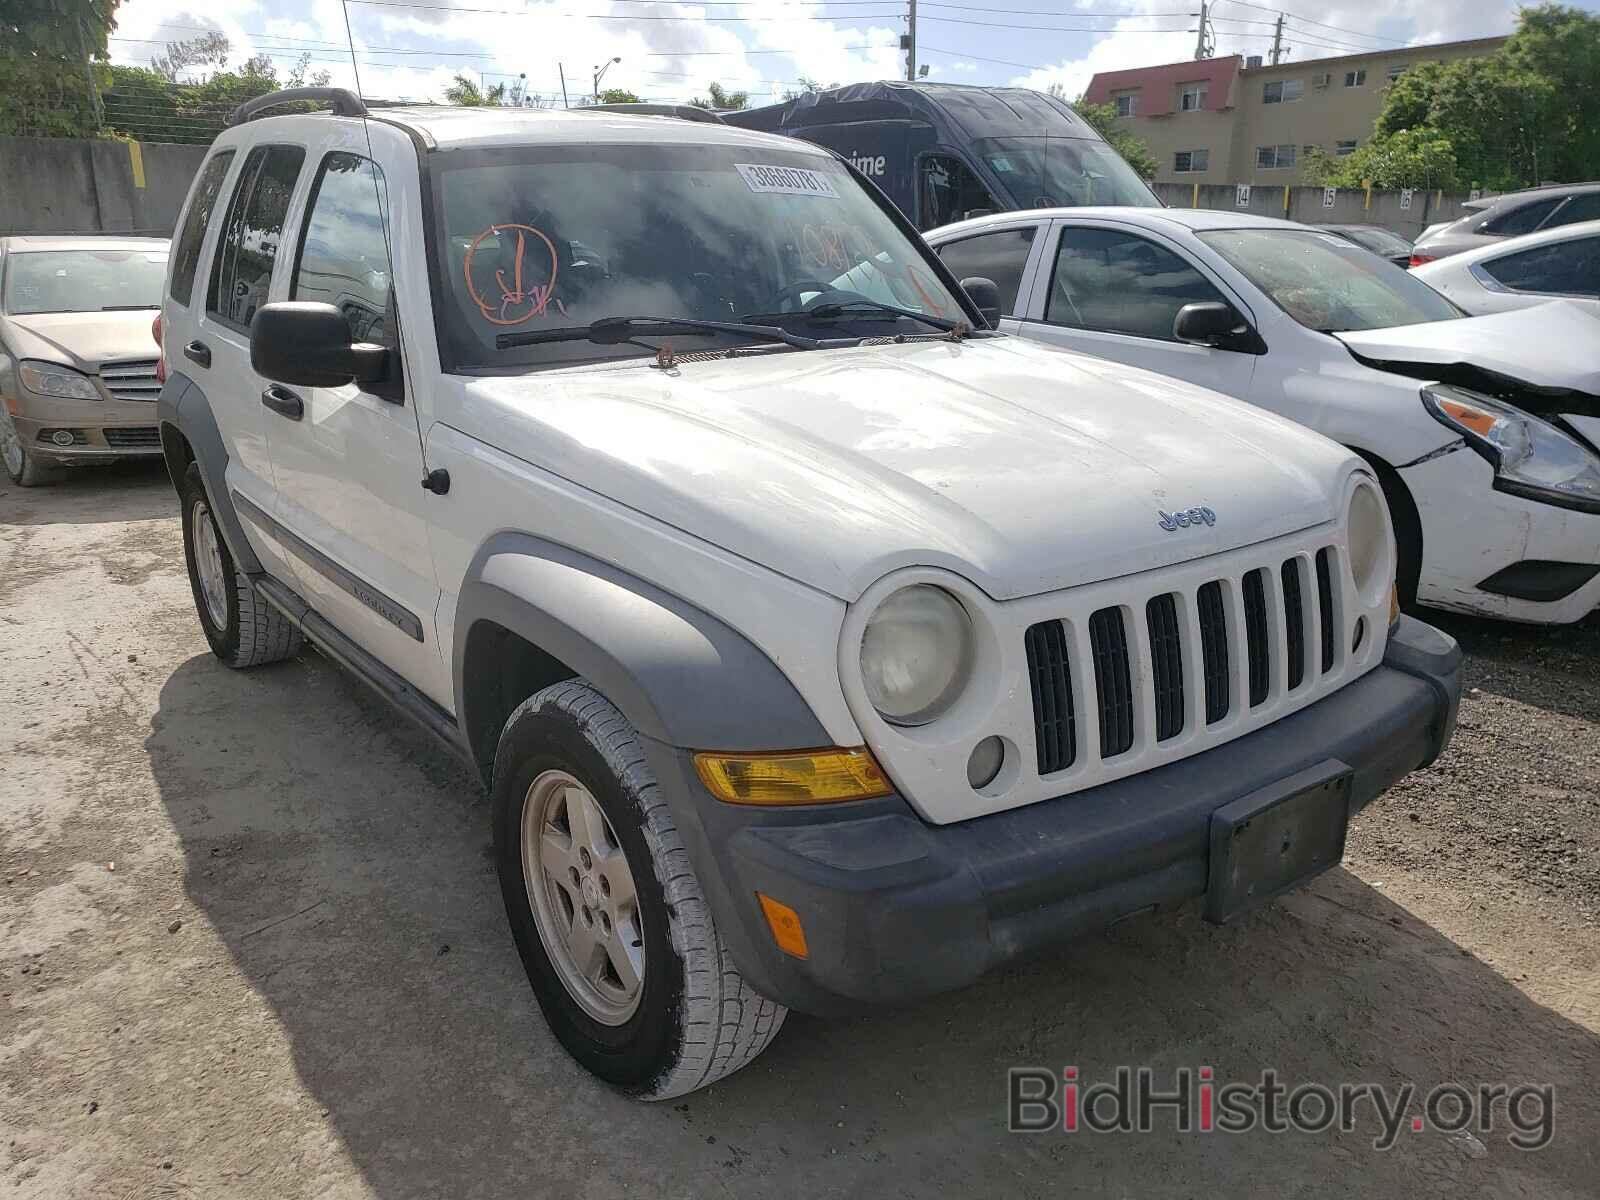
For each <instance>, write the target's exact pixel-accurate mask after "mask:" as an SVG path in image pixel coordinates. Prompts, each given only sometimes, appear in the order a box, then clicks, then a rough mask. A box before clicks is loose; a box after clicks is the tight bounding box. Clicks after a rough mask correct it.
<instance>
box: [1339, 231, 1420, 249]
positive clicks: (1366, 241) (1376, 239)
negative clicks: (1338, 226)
mask: <svg viewBox="0 0 1600 1200" xmlns="http://www.w3.org/2000/svg"><path fill="white" fill-rule="evenodd" d="M1345 233H1346V234H1347V235H1348V236H1349V237H1350V238H1351V239H1352V240H1353V241H1356V242H1359V243H1360V244H1361V245H1363V246H1365V247H1366V248H1367V249H1368V250H1373V251H1376V252H1377V253H1379V254H1391V255H1393V254H1408V253H1410V251H1411V243H1410V242H1408V241H1406V239H1405V238H1403V237H1401V236H1400V235H1399V234H1398V233H1390V232H1389V231H1388V230H1387V229H1380V228H1379V227H1378V226H1376V225H1363V226H1361V227H1360V228H1359V229H1346V230H1345Z"/></svg>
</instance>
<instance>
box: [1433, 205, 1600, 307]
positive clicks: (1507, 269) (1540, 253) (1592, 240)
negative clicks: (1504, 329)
mask: <svg viewBox="0 0 1600 1200" xmlns="http://www.w3.org/2000/svg"><path fill="white" fill-rule="evenodd" d="M1412 271H1413V273H1414V274H1415V275H1416V276H1417V278H1418V279H1421V280H1423V281H1424V282H1426V283H1427V284H1428V286H1429V287H1432V288H1434V289H1435V290H1437V291H1440V292H1443V293H1444V294H1445V295H1446V296H1448V297H1450V299H1452V300H1454V301H1455V302H1456V303H1457V304H1459V305H1460V306H1461V307H1462V308H1464V309H1466V310H1467V311H1468V312H1469V313H1474V314H1482V313H1493V312H1505V311H1506V310H1507V309H1512V308H1528V307H1529V306H1531V305H1534V304H1545V303H1548V302H1549V301H1551V300H1570V301H1572V302H1573V303H1575V304H1581V305H1583V306H1584V307H1586V308H1587V309H1588V310H1589V311H1590V312H1592V313H1594V314H1595V315H1596V316H1600V221H1584V222H1581V223H1580V224H1577V225H1561V226H1558V227H1557V228H1555V229H1543V230H1540V231H1539V232H1538V233H1530V234H1528V235H1527V236H1526V237H1519V238H1508V239H1506V240H1505V241H1499V242H1490V243H1489V244H1488V245H1486V246H1478V247H1477V248H1475V249H1472V250H1467V251H1464V252H1463V253H1461V254H1452V255H1451V256H1450V257H1449V258H1441V259H1438V260H1436V261H1434V262H1431V263H1424V264H1423V265H1422V266H1420V267H1414V268H1412Z"/></svg>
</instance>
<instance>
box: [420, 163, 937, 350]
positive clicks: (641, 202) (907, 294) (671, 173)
mask: <svg viewBox="0 0 1600 1200" xmlns="http://www.w3.org/2000/svg"><path fill="white" fill-rule="evenodd" d="M432 162H433V163H434V164H435V170H434V191H435V197H436V205H435V207H436V210H437V211H436V220H437V222H438V228H437V233H436V237H435V239H434V241H435V245H434V252H435V254H436V255H438V257H439V258H440V260H441V261H440V262H439V263H438V268H439V275H440V276H441V278H442V281H443V288H442V291H443V294H442V295H441V296H440V298H439V301H438V309H439V311H438V314H437V316H438V324H439V331H440V339H441V343H442V345H443V346H444V347H445V348H446V349H445V360H446V363H447V366H448V367H449V368H450V369H460V370H497V369H498V370H505V369H517V368H523V369H525V368H526V367H527V366H530V365H538V366H546V365H554V364H559V363H567V362H575V361H581V360H593V359H596V358H610V357H619V356H637V355H640V354H645V353H648V352H649V347H650V346H651V345H659V344H660V341H659V340H653V341H651V342H650V343H647V344H645V345H640V344H628V343H622V344H617V345H608V346H596V345H593V344H591V343H588V342H560V343H548V342H547V343H540V344H537V345H529V346H520V347H512V348H506V349H497V348H496V345H495V339H496V337H497V336H499V335H501V334H507V333H513V334H514V333H521V332H524V331H530V332H531V331H538V330H553V329H564V328H571V327H573V326H585V325H588V324H589V323H590V322H592V321H596V320H601V319H603V318H607V317H637V316H649V317H673V318H689V319H698V320H710V321H724V322H727V321H741V320H745V319H747V318H753V317H758V316H759V317H761V318H762V319H763V323H766V324H772V323H774V322H775V321H777V320H781V321H783V322H784V323H787V322H789V321H791V320H792V321H794V322H796V323H808V322H809V321H810V318H808V317H807V316H806V314H805V312H804V310H805V308H806V307H807V306H810V307H812V308H817V309H824V310H825V309H826V308H827V306H829V305H832V304H835V303H837V304H845V305H847V304H849V303H850V302H852V301H854V302H856V303H857V304H858V305H860V302H861V301H863V300H867V301H875V302H877V303H879V304H886V305H891V306H893V307H895V308H899V309H905V310H908V311H909V312H911V313H925V314H927V315H929V316H934V317H942V318H946V319H965V313H964V311H963V310H962V307H961V305H960V304H959V303H958V302H957V300H956V298H955V297H954V296H952V295H951V293H950V291H949V290H948V289H947V288H946V287H945V286H944V285H943V284H942V283H941V282H940V275H939V273H938V268H937V267H936V266H935V265H933V263H931V262H930V257H931V256H930V255H929V254H928V253H927V251H926V250H925V249H924V248H923V247H922V245H921V243H920V242H914V241H912V240H911V239H909V238H907V237H906V236H905V235H904V234H902V233H901V232H900V230H899V228H898V227H897V226H896V225H895V224H894V222H893V221H892V220H891V219H890V218H889V216H888V215H887V214H886V213H884V211H883V210H882V209H880V208H879V207H878V205H877V203H876V202H875V201H874V200H873V199H872V197H870V196H869V195H868V194H867V193H866V192H864V191H863V190H862V189H861V188H860V187H859V186H858V185H857V184H856V183H855V182H854V181H853V180H852V179H851V178H850V176H849V174H848V173H847V172H846V170H845V168H844V166H843V165H842V164H841V163H839V162H838V161H837V160H835V159H832V158H829V157H823V156H821V155H818V154H815V153H808V152H804V151H787V150H774V149H769V148H767V147H760V148H756V147H748V146H718V145H648V146H642V145H592V144H591V145H566V146H550V147H540V148H526V147H518V148H516V149H513V150H505V151H502V150H460V151H454V152H449V153H444V154H440V155H437V156H435V158H434V159H433V160H432ZM827 325H828V330H829V331H830V333H831V334H832V335H834V336H848V335H850V334H866V333H884V332H889V333H893V332H900V331H904V332H907V333H911V332H916V333H928V332H931V330H930V328H929V326H927V325H925V324H923V323H921V322H918V321H915V320H913V319H910V318H906V317H899V316H895V315H893V314H886V313H884V312H881V311H875V310H873V309H871V308H870V306H865V305H861V306H860V307H859V308H857V309H849V308H846V309H844V310H843V311H835V312H833V313H831V314H830V315H829V320H828V322H827ZM812 332H815V331H812ZM651 336H652V337H653V338H654V337H655V335H651ZM667 340H670V341H672V342H673V344H674V349H675V350H676V351H677V352H679V353H682V352H684V351H692V350H700V349H721V348H723V347H727V346H733V345H744V346H747V345H750V344H751V343H750V340H749V339H748V338H744V337H740V336H738V335H733V334H729V333H725V332H721V333H719V332H705V331H693V330H684V331H682V332H675V333H674V334H672V336H671V338H670V339H667Z"/></svg>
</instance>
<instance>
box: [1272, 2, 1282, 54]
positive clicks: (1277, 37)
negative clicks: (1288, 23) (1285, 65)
mask: <svg viewBox="0 0 1600 1200" xmlns="http://www.w3.org/2000/svg"><path fill="white" fill-rule="evenodd" d="M1282 57H1283V14H1282V13H1279V14H1278V24H1277V26H1276V27H1275V28H1274V29H1273V31H1272V65H1273V66H1277V65H1278V60H1279V59H1280V58H1282Z"/></svg>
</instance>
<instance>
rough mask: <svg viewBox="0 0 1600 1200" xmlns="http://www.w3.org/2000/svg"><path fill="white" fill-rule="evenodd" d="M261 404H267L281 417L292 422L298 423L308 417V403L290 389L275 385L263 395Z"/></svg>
mask: <svg viewBox="0 0 1600 1200" xmlns="http://www.w3.org/2000/svg"><path fill="white" fill-rule="evenodd" d="M261 403H263V404H265V405H266V406H267V407H268V408H270V409H271V410H272V411H273V412H275V413H277V414H278V415H279V416H280V417H288V418H289V420H291V421H298V420H299V419H300V418H301V417H303V416H305V415H306V403H305V401H304V400H302V399H300V397H299V396H296V395H295V394H294V393H293V392H291V391H290V390H289V389H288V388H284V387H279V386H278V385H277V384H273V385H272V386H271V387H269V388H268V389H267V390H266V391H264V392H262V393H261Z"/></svg>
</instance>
